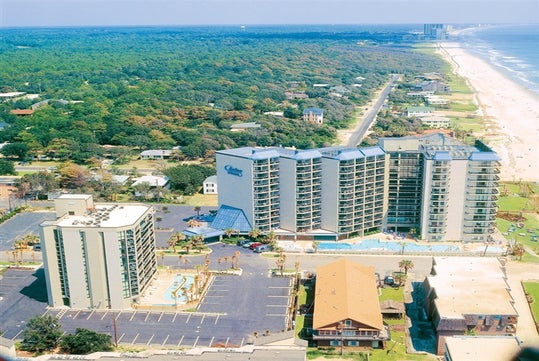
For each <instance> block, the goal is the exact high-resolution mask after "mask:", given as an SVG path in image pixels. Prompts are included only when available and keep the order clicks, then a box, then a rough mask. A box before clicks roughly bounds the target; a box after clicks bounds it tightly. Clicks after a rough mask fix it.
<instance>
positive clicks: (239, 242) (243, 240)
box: [236, 238, 249, 246]
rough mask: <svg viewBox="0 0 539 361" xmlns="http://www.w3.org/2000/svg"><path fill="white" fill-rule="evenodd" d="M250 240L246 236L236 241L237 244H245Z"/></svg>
mask: <svg viewBox="0 0 539 361" xmlns="http://www.w3.org/2000/svg"><path fill="white" fill-rule="evenodd" d="M247 242H249V240H247V239H245V238H240V239H238V240H237V241H236V246H243V245H244V244H245V243H247Z"/></svg>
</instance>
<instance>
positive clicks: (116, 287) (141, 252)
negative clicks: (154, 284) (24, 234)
mask: <svg viewBox="0 0 539 361" xmlns="http://www.w3.org/2000/svg"><path fill="white" fill-rule="evenodd" d="M55 210H56V217H57V219H56V220H54V221H46V222H44V223H42V224H41V227H40V237H41V244H42V252H43V262H44V265H45V267H44V269H45V279H46V283H47V296H48V302H49V305H50V306H52V307H60V306H68V307H72V308H78V309H123V308H126V307H130V306H131V304H132V303H134V302H137V300H138V299H139V298H140V296H141V295H142V294H143V292H144V291H145V290H146V288H147V287H148V286H149V285H150V282H151V281H152V278H153V277H154V275H155V272H156V270H157V264H156V257H155V235H154V226H153V225H154V219H153V210H152V208H151V207H149V206H146V205H142V204H109V203H107V204H94V201H93V198H92V196H91V195H85V194H63V195H61V196H60V197H59V198H57V199H55Z"/></svg>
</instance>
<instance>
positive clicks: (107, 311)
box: [101, 310, 109, 321]
mask: <svg viewBox="0 0 539 361" xmlns="http://www.w3.org/2000/svg"><path fill="white" fill-rule="evenodd" d="M108 313H109V310H106V311H105V313H104V314H103V316H102V317H101V321H103V319H104V318H105V316H106V315H107V314H108Z"/></svg>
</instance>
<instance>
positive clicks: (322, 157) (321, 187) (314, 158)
mask: <svg viewBox="0 0 539 361" xmlns="http://www.w3.org/2000/svg"><path fill="white" fill-rule="evenodd" d="M216 158H217V178H218V184H219V195H218V197H219V205H220V206H221V208H222V209H223V213H225V212H228V214H231V215H233V216H234V218H235V221H236V222H237V219H238V218H239V217H241V218H242V219H243V220H244V222H240V223H241V224H244V225H248V228H249V229H259V230H261V231H264V232H269V231H275V232H278V233H279V235H280V237H281V238H287V237H288V238H291V239H312V240H328V239H342V238H347V237H350V236H355V235H359V236H362V235H364V234H366V233H369V232H372V231H381V230H393V231H399V232H412V233H416V234H417V235H418V236H420V237H421V238H422V239H427V240H431V241H456V240H464V241H477V242H480V241H488V240H490V239H491V233H492V232H493V231H494V217H495V212H496V200H497V198H496V194H497V192H498V190H497V187H498V176H497V173H498V172H499V171H498V167H499V157H498V156H497V155H496V153H494V152H493V151H492V150H490V149H489V148H488V147H487V146H485V145H484V144H483V143H481V142H476V144H475V145H474V146H471V145H464V144H461V143H459V142H458V141H456V140H455V139H453V138H450V137H447V136H445V135H444V134H442V133H437V134H432V135H426V136H411V137H402V138H383V139H380V141H379V144H378V146H375V147H366V148H345V147H328V148H318V149H311V150H293V149H285V148H281V147H271V148H260V147H245V148H236V149H229V150H223V151H218V152H217V155H216ZM231 210H235V211H234V212H231ZM223 218H224V217H220V223H221V224H223V222H222V219H223ZM225 223H226V222H225ZM236 224H238V223H236ZM242 231H245V229H243V230H242Z"/></svg>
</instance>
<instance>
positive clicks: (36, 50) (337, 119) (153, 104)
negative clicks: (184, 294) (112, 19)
mask: <svg viewBox="0 0 539 361" xmlns="http://www.w3.org/2000/svg"><path fill="white" fill-rule="evenodd" d="M2 36H3V42H2V43H0V63H2V67H1V68H0V88H2V89H4V90H5V91H9V90H17V91H25V92H28V93H38V94H40V99H41V100H49V101H48V102H46V103H43V104H42V106H41V107H39V108H38V109H37V110H36V111H35V113H34V114H33V115H32V116H30V117H20V118H18V117H14V116H13V115H12V114H9V110H11V109H13V108H15V107H21V108H28V107H29V106H30V105H31V104H32V103H35V101H30V100H28V99H21V100H18V101H17V102H16V103H9V102H6V103H1V104H0V118H1V120H3V121H5V122H7V123H8V124H9V125H10V126H9V127H7V128H6V129H5V130H4V131H2V132H0V142H3V141H7V142H10V143H21V144H25V145H26V146H27V150H26V152H27V155H28V156H37V155H43V156H49V157H53V158H56V159H60V160H71V161H73V162H76V163H79V164H82V163H84V162H85V160H86V159H88V158H89V157H91V156H103V153H104V152H103V149H102V148H101V147H99V146H98V145H103V144H112V145H125V146H129V147H136V148H138V149H139V150H141V149H150V148H157V149H159V148H170V147H171V146H173V145H179V146H183V149H182V151H183V153H184V156H185V157H187V158H199V157H204V156H207V155H208V154H211V151H214V150H216V149H223V148H226V147H238V146H245V145H255V144H259V145H279V144H280V145H283V146H296V147H305V146H322V145H325V144H331V143H332V142H334V141H335V129H338V128H342V127H343V126H345V125H346V124H347V122H348V121H349V120H350V118H351V116H352V110H353V109H354V105H356V104H361V103H363V102H365V101H366V100H367V99H368V97H369V94H370V93H371V91H372V90H373V89H375V88H378V87H379V86H381V85H382V84H383V83H384V82H385V81H387V79H388V76H389V74H390V73H393V72H400V73H405V74H413V73H419V72H425V71H436V70H438V69H439V68H440V63H438V62H436V61H433V60H432V58H430V57H428V56H427V55H424V54H419V53H415V52H413V51H412V50H411V47H408V46H407V45H406V44H403V43H402V39H403V38H404V36H409V34H404V33H403V34H399V33H396V34H392V35H388V34H387V33H376V34H375V33H366V32H357V31H354V30H352V31H348V32H345V31H335V29H332V30H331V31H327V29H326V30H320V29H317V30H316V31H307V30H303V29H300V28H290V29H285V30H283V29H279V28H270V27H268V28H260V29H257V30H255V31H252V32H249V31H245V32H238V31H237V29H234V28H170V29H168V28H144V29H136V28H125V29H124V28H115V29H105V28H102V29H96V28H94V29H32V30H31V31H29V30H28V29H25V30H24V31H23V30H22V29H21V30H18V29H11V30H3V32H2ZM365 38H369V39H373V40H372V41H371V42H367V43H365V42H364V43H361V45H358V40H361V39H365ZM395 42H401V44H400V46H399V47H395V46H384V44H386V43H387V44H389V43H395ZM365 44H376V46H371V45H365ZM316 83H326V84H329V87H327V88H314V87H313V85H314V84H316ZM357 83H361V84H360V85H361V86H357V85H358V84H357ZM335 86H338V87H342V88H341V90H340V93H339V91H337V92H335V89H332V88H333V87H335ZM287 91H291V92H296V93H305V94H308V96H309V98H307V99H288V100H287V99H286V96H285V92H287ZM309 106H317V107H320V108H323V109H324V110H325V119H326V122H325V124H324V125H322V126H314V127H310V126H305V124H304V123H303V122H302V121H301V111H302V109H303V108H305V107H309ZM268 111H284V113H285V118H276V117H274V116H267V115H264V112H268ZM246 121H255V122H257V123H259V124H260V125H261V128H258V129H252V130H247V131H244V132H242V134H239V133H235V134H234V133H232V132H231V131H230V125H232V124H234V123H238V122H246ZM8 149H9V148H8ZM24 151H25V150H24V149H19V151H18V152H17V153H11V155H13V156H14V157H15V156H16V157H19V158H20V157H22V156H26V154H25V152H24ZM208 151H210V153H208Z"/></svg>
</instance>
